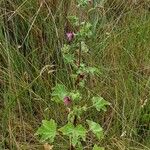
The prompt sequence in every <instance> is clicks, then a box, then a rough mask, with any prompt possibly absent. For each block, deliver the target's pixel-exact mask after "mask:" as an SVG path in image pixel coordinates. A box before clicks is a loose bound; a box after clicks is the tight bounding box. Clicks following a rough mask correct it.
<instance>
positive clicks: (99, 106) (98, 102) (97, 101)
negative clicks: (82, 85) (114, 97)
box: [92, 97, 110, 111]
mask: <svg viewBox="0 0 150 150" xmlns="http://www.w3.org/2000/svg"><path fill="white" fill-rule="evenodd" d="M92 103H93V106H94V107H95V108H96V110H97V111H100V110H103V111H106V110H107V109H106V106H107V105H110V103H109V102H107V101H105V100H104V99H103V98H102V97H93V98H92Z"/></svg>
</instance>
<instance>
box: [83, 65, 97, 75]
mask: <svg viewBox="0 0 150 150" xmlns="http://www.w3.org/2000/svg"><path fill="white" fill-rule="evenodd" d="M86 72H87V73H89V74H91V75H98V74H100V71H99V69H98V68H96V67H87V69H86Z"/></svg>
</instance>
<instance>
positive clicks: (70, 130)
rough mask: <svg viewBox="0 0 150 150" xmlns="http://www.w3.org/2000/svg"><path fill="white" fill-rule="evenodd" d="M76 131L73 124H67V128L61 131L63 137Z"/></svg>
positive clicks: (64, 127)
mask: <svg viewBox="0 0 150 150" xmlns="http://www.w3.org/2000/svg"><path fill="white" fill-rule="evenodd" d="M73 130H74V126H73V124H72V123H70V122H69V123H67V124H66V125H65V126H63V127H62V128H60V129H59V131H61V132H62V133H63V135H68V136H69V135H71V134H72V132H73Z"/></svg>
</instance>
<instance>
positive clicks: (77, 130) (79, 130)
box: [59, 123, 86, 146]
mask: <svg viewBox="0 0 150 150" xmlns="http://www.w3.org/2000/svg"><path fill="white" fill-rule="evenodd" d="M59 131H61V132H62V133H63V134H64V135H67V136H69V137H71V138H72V144H73V146H76V145H77V144H78V143H79V142H80V139H82V140H83V141H85V139H86V129H85V128H84V127H83V126H82V125H81V124H79V125H77V126H76V127H74V125H73V124H72V123H68V124H66V125H65V126H63V127H62V128H60V129H59Z"/></svg>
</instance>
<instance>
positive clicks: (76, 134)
mask: <svg viewBox="0 0 150 150" xmlns="http://www.w3.org/2000/svg"><path fill="white" fill-rule="evenodd" d="M80 138H82V140H83V141H85V139H86V129H85V128H84V127H83V126H82V125H81V124H79V125H77V126H76V127H75V128H74V131H73V135H72V144H73V146H75V145H76V144H77V143H78V142H79V140H80Z"/></svg>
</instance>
